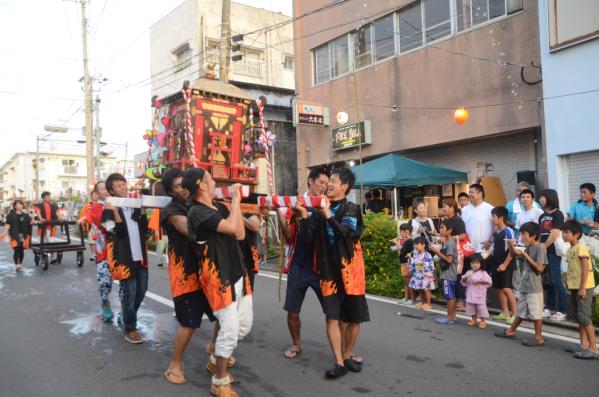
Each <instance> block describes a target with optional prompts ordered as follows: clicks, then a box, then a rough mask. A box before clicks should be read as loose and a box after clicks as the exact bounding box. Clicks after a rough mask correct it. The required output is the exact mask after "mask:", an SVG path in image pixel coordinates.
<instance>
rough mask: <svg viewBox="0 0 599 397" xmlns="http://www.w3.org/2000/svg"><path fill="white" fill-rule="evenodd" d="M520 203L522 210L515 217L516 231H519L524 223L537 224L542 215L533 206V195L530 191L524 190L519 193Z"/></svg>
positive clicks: (538, 209) (539, 210)
mask: <svg viewBox="0 0 599 397" xmlns="http://www.w3.org/2000/svg"><path fill="white" fill-rule="evenodd" d="M520 202H521V203H522V205H523V206H524V210H523V211H521V212H519V213H518V215H517V217H516V226H515V228H516V230H519V229H520V227H521V226H522V225H524V224H525V223H526V222H534V223H536V224H538V223H539V218H540V217H541V215H543V210H542V209H540V208H538V207H537V206H536V205H535V194H534V193H533V191H532V190H530V189H524V190H522V192H520Z"/></svg>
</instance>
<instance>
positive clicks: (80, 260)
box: [77, 252, 85, 267]
mask: <svg viewBox="0 0 599 397" xmlns="http://www.w3.org/2000/svg"><path fill="white" fill-rule="evenodd" d="M84 259H85V258H83V252H77V267H82V266H83V260H84Z"/></svg>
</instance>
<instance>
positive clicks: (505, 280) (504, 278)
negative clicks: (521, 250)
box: [491, 265, 514, 289]
mask: <svg viewBox="0 0 599 397" xmlns="http://www.w3.org/2000/svg"><path fill="white" fill-rule="evenodd" d="M513 275H514V265H510V266H508V268H507V269H506V270H505V272H498V271H497V269H495V270H493V271H491V279H492V280H493V288H495V289H504V288H513V284H512V276H513Z"/></svg>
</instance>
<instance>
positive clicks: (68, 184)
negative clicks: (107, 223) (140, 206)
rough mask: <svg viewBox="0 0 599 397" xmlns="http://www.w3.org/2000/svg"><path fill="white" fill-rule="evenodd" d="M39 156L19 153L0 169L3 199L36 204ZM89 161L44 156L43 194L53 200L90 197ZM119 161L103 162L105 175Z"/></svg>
mask: <svg viewBox="0 0 599 397" xmlns="http://www.w3.org/2000/svg"><path fill="white" fill-rule="evenodd" d="M35 158H36V152H19V153H15V154H13V155H12V157H11V158H10V159H8V161H6V162H5V163H4V164H3V165H2V166H0V194H1V197H0V198H1V199H2V200H4V201H10V200H12V199H14V198H22V199H25V200H33V201H36V200H38V198H36V197H35V182H36V180H35ZM85 164H86V158H85V155H83V154H73V153H61V152H40V153H39V167H40V168H39V193H40V194H41V193H42V192H43V191H49V192H50V193H51V194H52V196H53V197H55V198H59V197H61V196H67V195H69V196H70V195H73V194H77V193H80V194H84V195H85V194H86V192H87V189H86V186H85V185H86V169H85ZM114 164H116V158H115V157H105V158H104V159H103V168H102V171H103V174H106V173H107V172H109V171H111V170H113V168H114V167H113V165H114Z"/></svg>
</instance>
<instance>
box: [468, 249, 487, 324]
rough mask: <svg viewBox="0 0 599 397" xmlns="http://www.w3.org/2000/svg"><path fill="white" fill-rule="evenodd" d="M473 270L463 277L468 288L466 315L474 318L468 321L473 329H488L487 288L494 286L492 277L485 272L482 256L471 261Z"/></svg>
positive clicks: (474, 257)
mask: <svg viewBox="0 0 599 397" xmlns="http://www.w3.org/2000/svg"><path fill="white" fill-rule="evenodd" d="M470 267H471V269H470V270H468V271H467V272H466V274H464V275H463V276H462V284H463V285H464V286H465V287H466V315H468V316H472V319H471V320H469V321H468V325H470V326H471V327H475V326H477V318H480V323H479V324H478V328H481V329H482V328H486V327H487V319H488V318H489V310H488V309H487V288H489V287H490V286H491V284H492V282H491V276H489V273H487V272H486V271H485V266H484V260H483V258H482V256H480V254H475V255H473V256H472V258H471V259H470Z"/></svg>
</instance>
